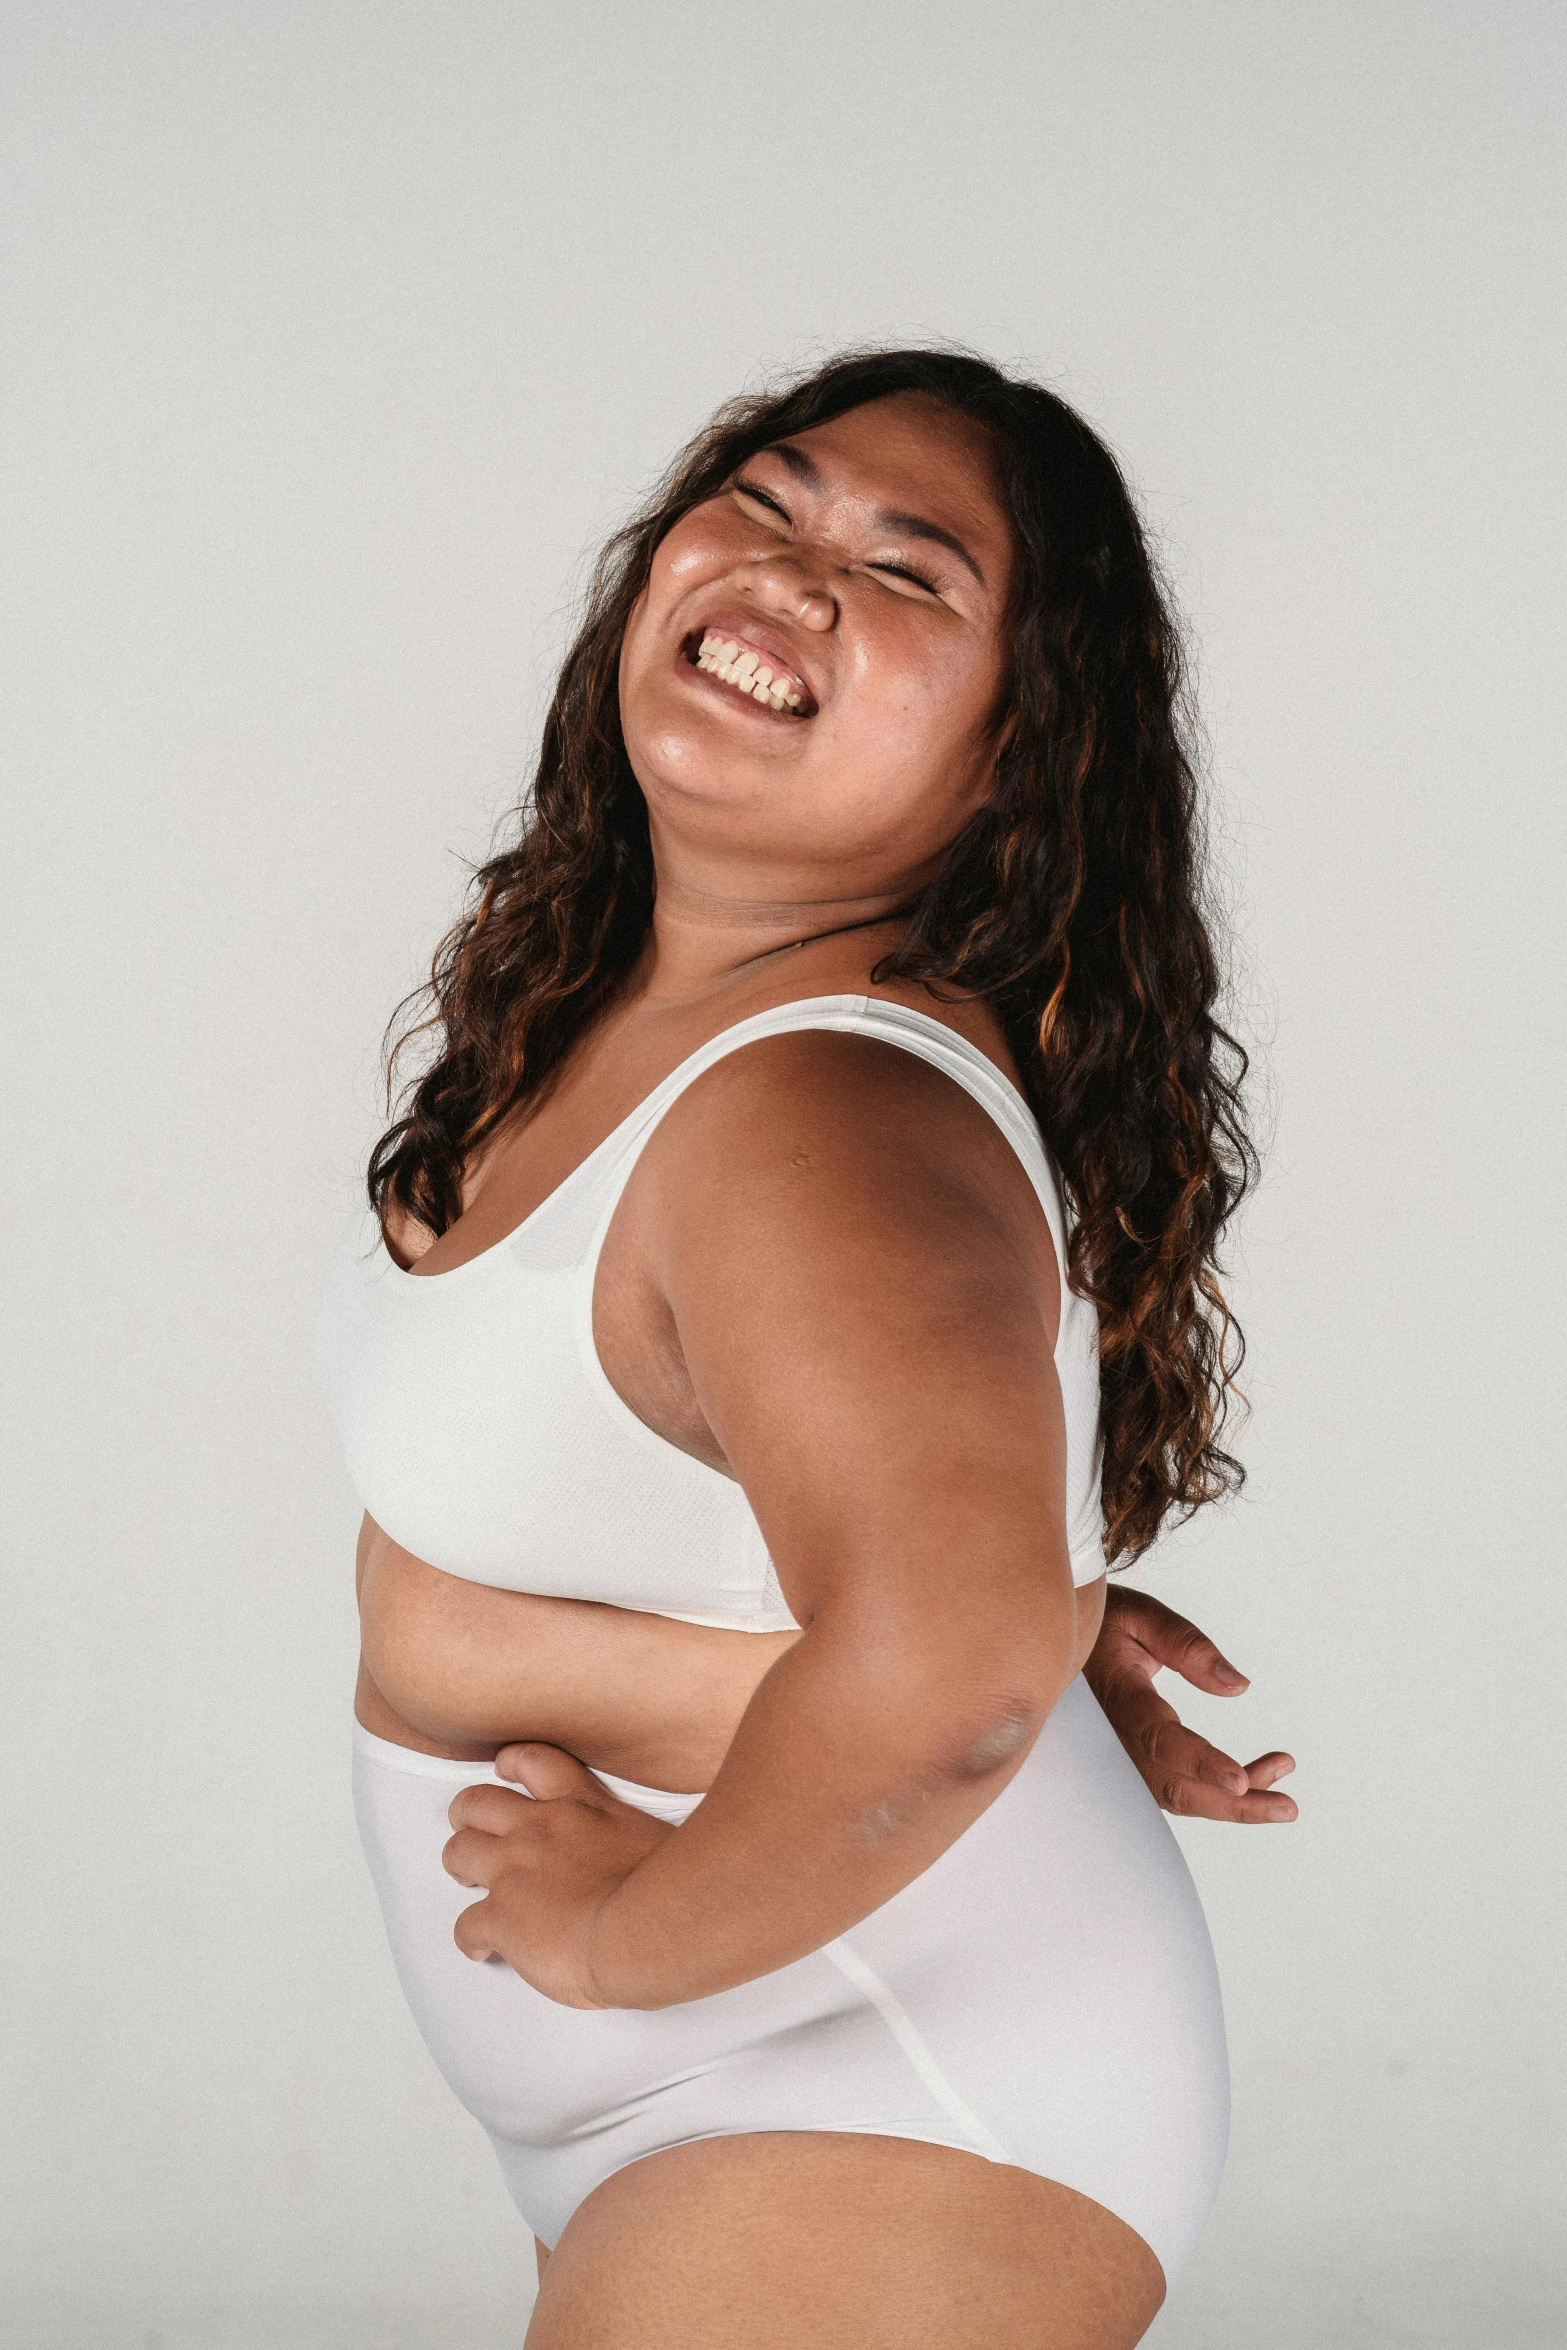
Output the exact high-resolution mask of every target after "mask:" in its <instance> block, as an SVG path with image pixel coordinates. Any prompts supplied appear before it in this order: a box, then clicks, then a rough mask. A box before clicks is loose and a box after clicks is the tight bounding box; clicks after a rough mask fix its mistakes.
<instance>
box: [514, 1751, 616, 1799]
mask: <svg viewBox="0 0 1567 2350" xmlns="http://www.w3.org/2000/svg"><path fill="white" fill-rule="evenodd" d="M495 1773H496V1776H497V1778H501V1779H511V1780H513V1781H514V1782H515V1783H516V1784H517V1785H518V1786H521V1787H526V1789H527V1790H528V1793H529V1794H530V1795H532V1796H535V1797H537V1798H538V1799H539V1800H540V1801H542V1802H551V1801H559V1799H560V1798H561V1797H562V1796H575V1797H576V1798H577V1800H578V1801H579V1802H583V1803H591V1802H593V1801H594V1800H595V1799H599V1800H602V1801H604V1802H606V1803H607V1802H612V1801H613V1800H614V1799H613V1797H612V1796H611V1795H610V1794H609V1791H608V1789H607V1788H606V1787H605V1786H604V1785H603V1783H602V1781H601V1780H598V1779H596V1778H595V1777H594V1776H593V1773H592V1772H591V1771H590V1770H589V1769H588V1766H587V1764H586V1763H585V1762H579V1761H578V1759H577V1757H576V1756H575V1755H574V1754H568V1753H567V1752H566V1749H565V1748H564V1747H563V1746H545V1745H543V1744H541V1743H537V1742H535V1741H534V1740H532V1739H523V1740H519V1741H518V1742H517V1743H516V1744H515V1745H512V1746H503V1747H502V1748H501V1750H500V1753H499V1754H498V1755H497V1756H496V1757H495Z"/></svg>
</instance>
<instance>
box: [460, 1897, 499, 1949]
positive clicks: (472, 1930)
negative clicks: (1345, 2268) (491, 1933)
mask: <svg viewBox="0 0 1567 2350" xmlns="http://www.w3.org/2000/svg"><path fill="white" fill-rule="evenodd" d="M488 1907H489V1903H488V1901H476V1902H475V1903H474V1904H473V1907H472V1908H471V1909H465V1910H463V1911H462V1912H461V1914H460V1915H459V1917H458V1920H457V1923H456V1925H455V1926H453V1928H452V1940H453V1941H454V1942H455V1943H456V1945H457V1947H458V1949H459V1950H460V1951H461V1952H462V1954H463V1956H464V1958H474V1959H484V1958H493V1957H494V1956H495V1949H494V1945H493V1944H492V1943H491V1942H490V1941H489V1940H488V1939H487V1937H486V1935H485V1931H484V1913H485V1911H486V1910H487V1909H488Z"/></svg>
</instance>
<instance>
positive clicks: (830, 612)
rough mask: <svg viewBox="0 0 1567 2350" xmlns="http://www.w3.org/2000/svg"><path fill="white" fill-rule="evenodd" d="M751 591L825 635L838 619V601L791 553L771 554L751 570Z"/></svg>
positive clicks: (774, 609)
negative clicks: (786, 554)
mask: <svg viewBox="0 0 1567 2350" xmlns="http://www.w3.org/2000/svg"><path fill="white" fill-rule="evenodd" d="M751 582H752V592H753V593H754V595H755V597H756V600H757V602H758V603H759V604H765V605H766V606H767V608H768V610H769V611H772V612H777V613H779V614H780V615H782V616H783V617H785V618H787V619H790V620H794V621H797V622H798V623H799V625H800V626H801V627H802V628H808V629H810V630H812V632H813V633H814V634H816V635H818V636H825V635H826V633H827V631H828V630H829V629H830V628H834V627H836V625H837V621H838V600H837V598H836V597H835V596H834V595H833V594H832V593H831V591H830V590H829V589H827V588H824V587H823V586H822V584H821V581H820V578H819V576H817V575H815V574H814V573H813V572H812V571H811V570H808V569H807V568H806V566H805V565H803V564H801V563H800V562H799V561H797V560H796V559H795V558H794V557H792V556H778V555H769V556H766V557H764V558H763V560H762V561H761V562H759V563H756V564H754V565H753V566H752V570H751Z"/></svg>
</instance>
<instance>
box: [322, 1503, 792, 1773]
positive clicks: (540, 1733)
mask: <svg viewBox="0 0 1567 2350" xmlns="http://www.w3.org/2000/svg"><path fill="white" fill-rule="evenodd" d="M357 1563H358V1590H359V1624H360V1650H361V1662H360V1671H359V1686H358V1690H357V1692H356V1694H355V1700H354V1711H355V1714H356V1715H357V1717H358V1719H359V1721H360V1722H361V1723H362V1724H363V1726H364V1727H365V1728H366V1729H367V1730H369V1731H371V1732H372V1733H373V1734H374V1735H375V1736H376V1737H378V1738H385V1739H388V1740H389V1741H390V1742H391V1743H392V1744H393V1745H397V1746H405V1747H410V1748H412V1749H413V1750H414V1751H416V1752H419V1753H423V1754H432V1755H445V1756H449V1757H452V1758H454V1759H458V1760H462V1761H481V1762H487V1761H489V1760H490V1759H491V1758H492V1757H493V1756H494V1755H495V1754H496V1753H497V1752H498V1751H499V1749H500V1748H501V1747H502V1746H505V1745H507V1744H509V1743H510V1742H511V1741H512V1740H514V1739H522V1738H536V1739H543V1740H545V1741H546V1742H547V1743H548V1744H550V1745H552V1746H564V1747H566V1748H567V1749H568V1751H569V1752H571V1753H572V1754H575V1755H578V1756H580V1758H581V1759H582V1761H584V1762H585V1763H588V1764H589V1765H591V1767H592V1768H593V1769H595V1770H601V1771H609V1772H611V1773H613V1774H614V1775H615V1776H616V1777H617V1778H623V1779H632V1780H635V1781H637V1782H638V1783H639V1784H642V1785H645V1786H654V1787H676V1788H682V1789H685V1790H688V1791H690V1792H693V1793H694V1792H697V1791H701V1790H705V1789H706V1788H708V1787H710V1786H711V1785H712V1782H713V1780H714V1778H715V1777H716V1775H717V1772H718V1767H719V1765H720V1763H721V1762H722V1761H723V1759H724V1755H725V1754H726V1752H727V1751H728V1748H729V1743H730V1740H731V1739H732V1738H733V1736H734V1733H735V1730H736V1729H737V1727H738V1726H739V1722H740V1717H741V1716H742V1714H743V1713H744V1712H745V1709H746V1707H747V1706H748V1705H749V1704H750V1702H751V1699H752V1697H753V1695H754V1694H755V1691H756V1688H757V1685H758V1683H759V1682H760V1681H761V1680H762V1678H763V1677H764V1675H765V1674H766V1673H767V1672H768V1671H769V1670H770V1669H771V1667H772V1666H773V1664H774V1663H775V1662H776V1660H777V1659H778V1658H779V1657H780V1656H782V1654H783V1653H784V1651H785V1649H787V1648H790V1647H792V1646H793V1644H794V1642H795V1641H796V1640H798V1639H799V1637H800V1635H799V1633H798V1632H728V1631H719V1630H715V1629H713V1628H710V1627H708V1626H705V1625H701V1624H686V1623H682V1622H680V1621H679V1620H678V1619H677V1618H675V1617H672V1616H656V1615H646V1614H642V1613H639V1612H638V1611H636V1610H634V1609H629V1608H615V1607H604V1606H601V1605H599V1604H598V1603H597V1602H596V1601H592V1600H578V1599H541V1598H537V1597H535V1596H533V1595H532V1594H530V1593H527V1592H518V1591H498V1590H495V1589H494V1588H493V1587H492V1586H490V1585H489V1584H485V1583H469V1582H466V1581H465V1580H464V1579H463V1578H462V1577H461V1576H457V1575H446V1574H443V1573H442V1572H441V1571H440V1570H439V1569H438V1568H436V1567H431V1566H428V1565H426V1564H425V1562H424V1561H423V1560H422V1559H417V1558H415V1557H413V1555H412V1554H411V1553H410V1552H408V1551H406V1550H403V1549H401V1548H400V1547H399V1546H398V1544H396V1543H395V1542H393V1541H392V1539H391V1537H390V1536H389V1535H388V1534H385V1533H383V1532H382V1530H381V1528H380V1527H379V1526H377V1525H376V1524H375V1522H374V1520H373V1519H371V1518H368V1517H367V1518H366V1519H365V1521H364V1526H363V1528H362V1530H361V1533H360V1538H359V1556H358V1562H357Z"/></svg>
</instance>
